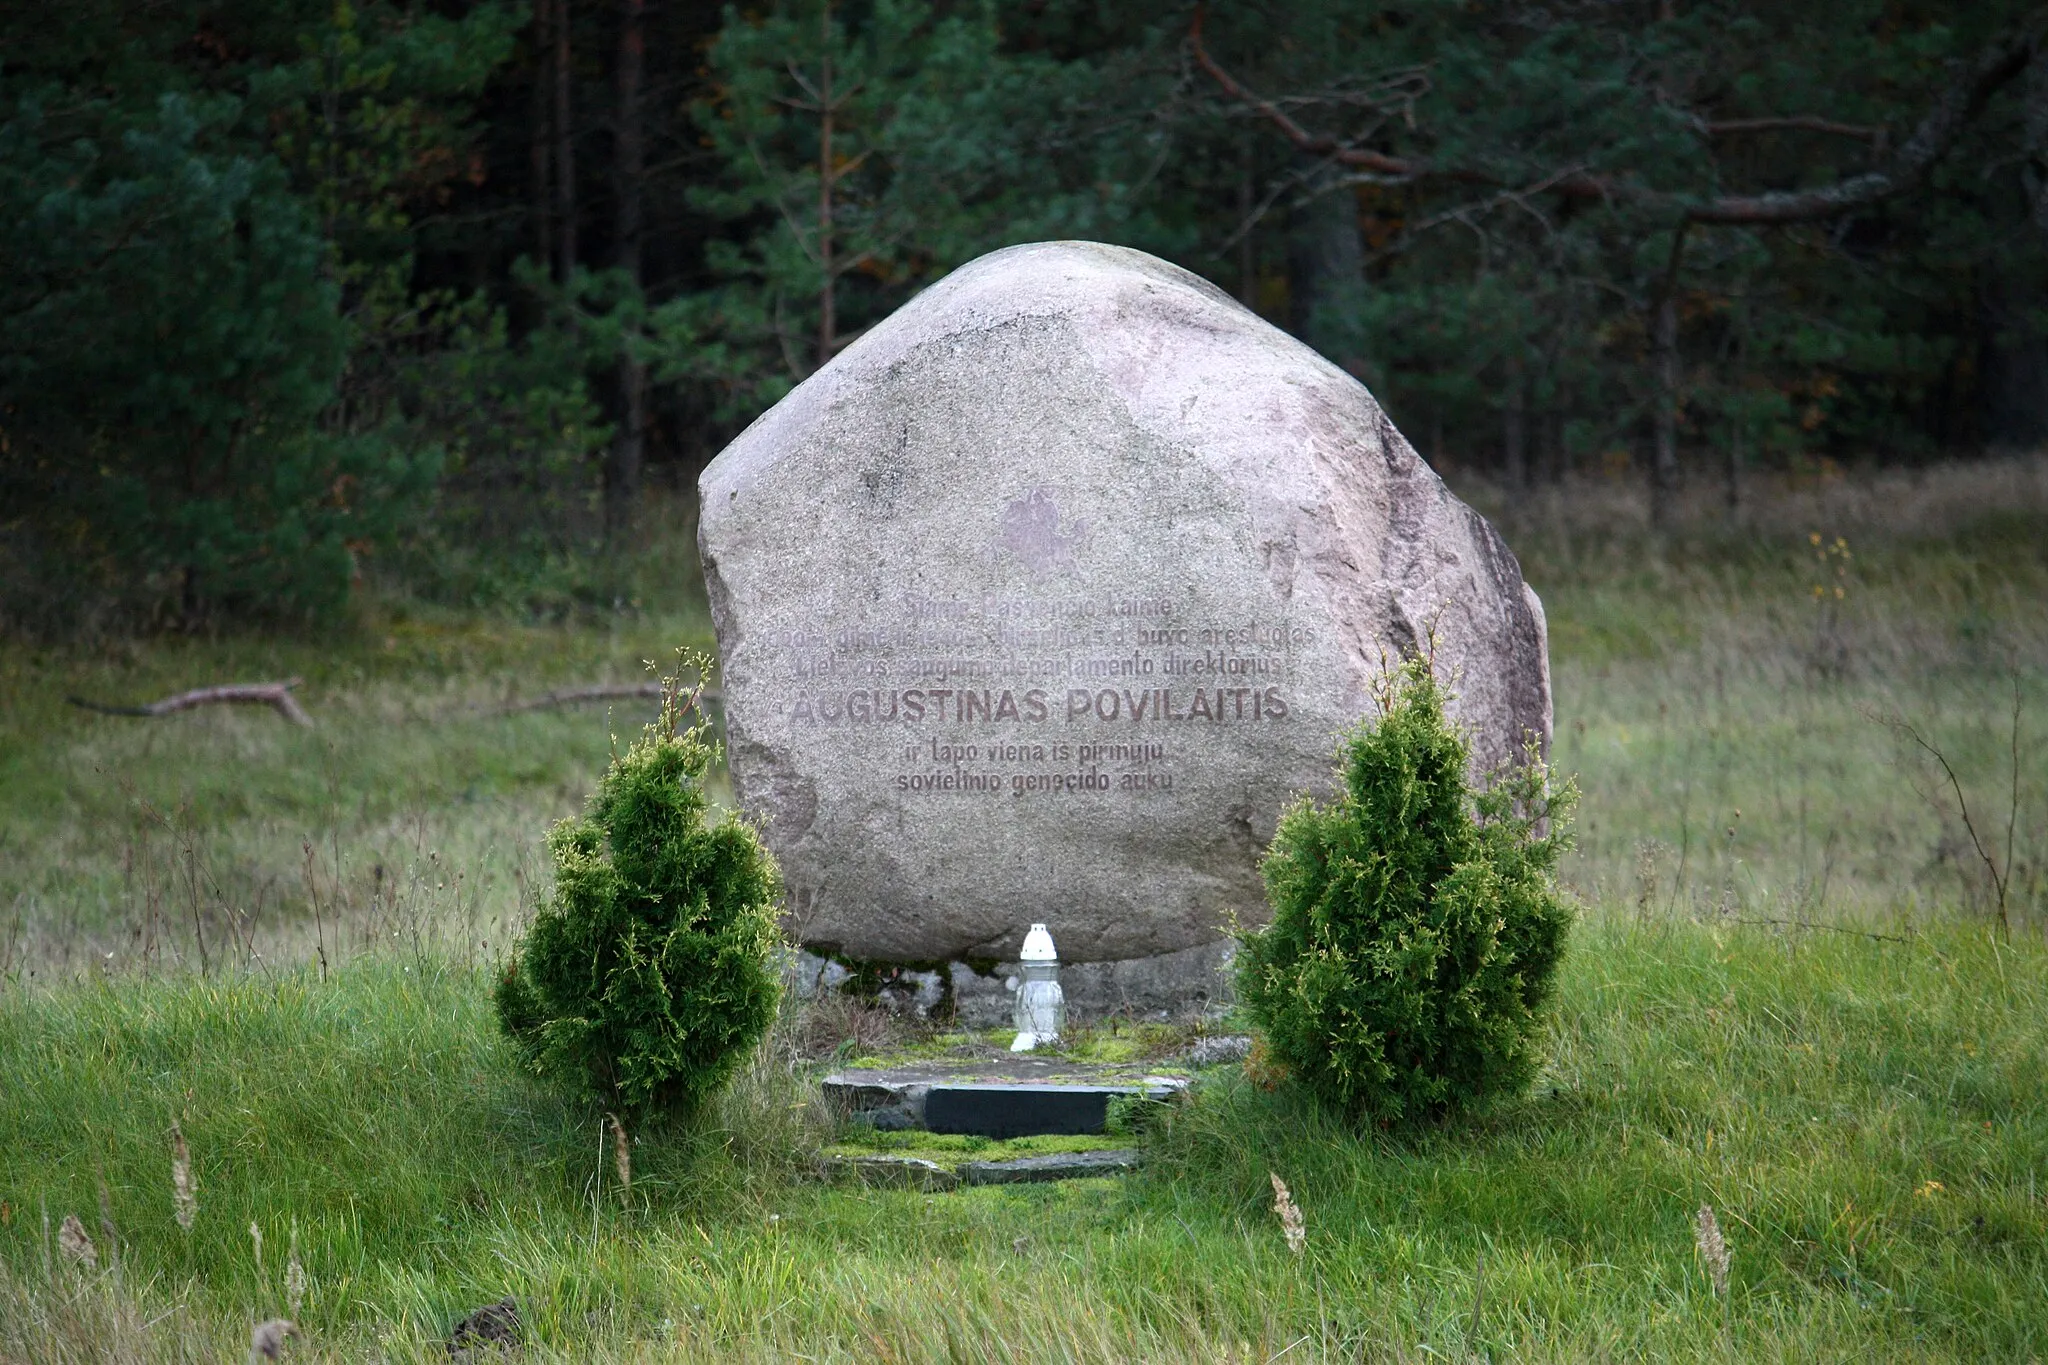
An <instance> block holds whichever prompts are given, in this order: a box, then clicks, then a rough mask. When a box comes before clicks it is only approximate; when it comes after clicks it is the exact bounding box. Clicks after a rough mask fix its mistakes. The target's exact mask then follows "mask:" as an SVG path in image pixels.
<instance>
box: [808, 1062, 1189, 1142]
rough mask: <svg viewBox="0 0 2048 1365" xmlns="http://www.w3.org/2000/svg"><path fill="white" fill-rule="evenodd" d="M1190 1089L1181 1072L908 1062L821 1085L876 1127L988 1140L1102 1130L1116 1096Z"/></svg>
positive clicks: (848, 1111)
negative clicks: (1008, 1069) (987, 1068)
mask: <svg viewBox="0 0 2048 1365" xmlns="http://www.w3.org/2000/svg"><path fill="white" fill-rule="evenodd" d="M1186 1086H1187V1080H1186V1079H1185V1078H1184V1077H1179V1076H1150V1075H1114V1076H1113V1075H1111V1074H1104V1073H1100V1072H1089V1071H1085V1070H1080V1071H1070V1072H1069V1073H1068V1074H1056V1073H1053V1072H1051V1071H1047V1072H1045V1073H1043V1074H1040V1075H1033V1076H1030V1077H1029V1078H1028V1079H1027V1078H1025V1077H1023V1076H1019V1077H1016V1078H1014V1079H1012V1078H1002V1077H994V1076H989V1075H986V1074H976V1073H975V1072H971V1071H965V1070H947V1069H943V1068H908V1067H906V1068H895V1069H891V1070H886V1071H884V1070H875V1071H843V1072H839V1073H836V1074H834V1075H831V1076H827V1077H826V1078H825V1079H824V1081H823V1082H822V1089H823V1092H824V1096H825V1100H826V1102H827V1103H828V1104H830V1105H831V1106H832V1107H833V1108H834V1109H835V1110H836V1111H837V1112H839V1113H840V1114H842V1115H844V1116H846V1117H849V1118H856V1117H858V1118H865V1119H867V1120H868V1121H869V1122H870V1123H872V1124H873V1125H874V1126H875V1127H877V1128H880V1129H884V1130H890V1129H907V1128H923V1129H927V1130H929V1131H931V1132H934V1133H963V1134H968V1135H971V1136H975V1137H988V1138H1013V1137H1033V1136H1037V1135H1040V1134H1049V1135H1060V1136H1067V1135H1072V1136H1080V1135H1084V1134H1089V1133H1100V1132H1102V1131H1104V1130H1105V1129H1106V1128H1107V1126H1108V1123H1109V1102H1110V1101H1111V1100H1112V1099H1115V1098H1118V1097H1120V1096H1124V1097H1132V1098H1145V1099H1153V1100H1164V1099H1170V1098H1172V1097H1173V1096H1174V1095H1176V1094H1178V1093H1179V1092H1180V1091H1181V1090H1183V1089H1184V1088H1185V1087H1186Z"/></svg>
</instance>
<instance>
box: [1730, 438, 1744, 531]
mask: <svg viewBox="0 0 2048 1365" xmlns="http://www.w3.org/2000/svg"><path fill="white" fill-rule="evenodd" d="M1726 496H1727V510H1728V520H1730V521H1734V520H1735V519H1736V518H1737V517H1738V516H1740V515H1741V514H1742V418H1741V417H1737V418H1736V419H1735V420H1734V422H1732V423H1730V424H1729V428H1728V487H1727V489H1726Z"/></svg>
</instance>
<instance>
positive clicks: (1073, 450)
mask: <svg viewBox="0 0 2048 1365" xmlns="http://www.w3.org/2000/svg"><path fill="white" fill-rule="evenodd" d="M699 493H700V499H701V511H702V514H701V517H700V520H699V548H700V550H701V553H702V557H703V562H704V574H705V582H706V585H707V590H708V592H709V596H710V601H711V609H712V616H713V622H714V625H715V627H716V629H717V633H718V642H719V650H720V655H721V661H722V665H723V696H724V702H725V711H726V720H727V726H728V741H729V743H728V753H729V758H730V768H731V773H732V780H733V787H734V792H735V795H736V797H737V799H738V801H739V803H740V804H741V805H742V806H743V807H744V808H745V809H746V810H748V811H749V812H751V813H753V814H754V815H756V816H757V817H758V818H760V819H761V821H762V822H763V833H764V837H765V839H766V841H767V843H768V845H769V847H770V848H771V849H773V851H774V852H775V854H776V856H777V857H778V859H779V860H780V862H781V865H782V869H783V872H784V876H785V879H786V883H787V900H786V917H787V930H788V932H789V933H790V935H791V937H792V938H793V939H794V940H796V941H798V942H801V943H806V944H809V945H812V946H814V947H816V948H818V949H820V950H821V951H828V952H833V953H840V954H843V955H845V956H846V957H848V958H852V959H858V960H863V961H886V962H895V963H902V964H908V965H924V966H927V967H929V966H931V965H933V964H941V963H948V962H960V963H967V962H974V961H981V960H986V961H1005V960H1010V959H1014V957H1015V956H1016V954H1017V952H1018V949H1019V945H1020V944H1021V942H1022V939H1023V935H1024V933H1025V931H1026V930H1027V929H1028V928H1029V926H1030V925H1031V923H1032V922H1034V921H1041V920H1042V921H1044V922H1046V923H1047V924H1049V925H1050V926H1051V928H1052V932H1053V936H1054V938H1055V940H1056V941H1057V943H1058V945H1059V949H1060V954H1061V958H1062V961H1063V962H1065V963H1069V964H1072V963H1116V962H1125V961H1132V960H1138V959H1147V958H1159V957H1162V956H1168V955H1174V954H1180V953H1183V952H1187V951H1189V950H1194V949H1199V948H1204V947H1209V946H1212V945H1215V944H1216V943H1217V942H1218V941H1219V940H1220V939H1221V937H1222V929H1223V926H1224V925H1225V924H1226V923H1227V922H1228V921H1229V920H1230V918H1231V917H1232V916H1235V917H1237V918H1238V919H1239V920H1241V921H1242V922H1244V923H1248V924H1256V923H1258V922H1260V921H1262V920H1263V919H1264V917H1265V904H1264V896H1263V891H1262V887H1261V884H1260V879H1259V875H1258V870H1257V862H1258V856H1259V853H1260V851H1261V850H1262V849H1263V848H1264V847H1265V845H1266V843H1267V842H1268V841H1269V840H1270V838H1271V836H1272V832H1273V828H1274V823H1275V821H1276V820H1277V818H1278V816H1279V814H1280V813H1281V811H1282V810H1283V809H1285V807H1286V806H1287V805H1288V804H1289V802H1290V801H1291V800H1292V799H1293V798H1294V797H1295V795H1296V794H1297V793H1299V792H1300V791H1302V790H1304V789H1309V790H1317V791H1323V790H1327V789H1328V787H1329V785H1330V782H1331V776H1332V758H1333V754H1334V746H1335V743H1336V741H1337V738H1338V736H1339V734H1340V732H1341V731H1342V730H1343V729H1344V728H1345V727H1347V726H1348V725H1350V724H1352V723H1353V722H1355V721H1356V720H1357V719H1359V718H1360V717H1361V716H1364V715H1366V714H1368V713H1369V712H1370V710H1371V709H1372V706H1373V700H1372V699H1373V687H1374V683H1375V680H1376V679H1377V678H1378V677H1379V676H1380V675H1381V673H1382V670H1383V668H1384V666H1385V665H1386V663H1387V662H1388V661H1389V660H1392V659H1397V658H1398V657H1399V656H1400V655H1401V654H1402V653H1403V652H1405V651H1410V650H1415V649H1419V648H1425V647H1428V648H1431V649H1432V651H1433V657H1434V658H1435V660H1436V664H1437V667H1438V669H1439V671H1440V673H1441V674H1443V675H1444V676H1445V677H1446V678H1447V679H1448V680H1449V681H1450V683H1451V686H1452V687H1453V689H1454V692H1455V699H1454V701H1453V702H1452V705H1451V708H1450V709H1451V711H1452V714H1453V716H1454V718H1455V719H1457V720H1459V721H1460V722H1462V723H1464V724H1466V725H1468V726H1469V727H1471V730H1472V733H1473V736H1474V746H1475V766H1477V767H1480V768H1484V767H1487V766H1490V765H1492V764H1495V763H1498V762H1500V761H1502V760H1505V759H1507V758H1509V757H1511V756H1512V755H1514V754H1515V753H1517V752H1518V751H1519V750H1520V748H1521V746H1522V745H1523V743H1524V742H1525V740H1526V739H1529V738H1532V737H1533V738H1534V739H1536V740H1538V741H1543V740H1546V739H1547V737H1548V734H1549V729H1550V681H1549V673H1548V662H1547V654H1546V649H1545V638H1544V623H1543V615H1542V607H1541V604H1540V603H1539V602H1538V601H1537V599H1536V597H1535V594H1534V593H1533V592H1531V591H1530V590H1529V589H1528V588H1527V586H1526V584H1524V582H1523V581H1522V576H1521V570H1520V567H1519V565H1518V564H1517V563H1516V561H1515V558H1514V556H1513V554H1512V553H1510V552H1509V550H1508V548H1507V547H1506V545H1505V544H1504V543H1503V542H1502V541H1501V539H1500V537H1499V536H1498V535H1497V534H1495V532H1494V530H1493V528H1492V527H1491V526H1489V525H1488V524H1487V523H1486V521H1485V519H1484V518H1482V517H1480V516H1479V515H1478V514H1477V513H1475V512H1473V511H1472V510H1471V509H1470V508H1468V507H1466V506H1465V505H1464V504H1463V503H1461V502H1459V501H1458V500H1457V499H1456V498H1455V497H1453V496H1452V495H1451V493H1450V492H1449V491H1448V489H1446V488H1445V486H1444V484H1443V482H1442V481H1441V480H1440V479H1439V478H1438V477H1437V476H1436V475H1435V474H1434V473H1433V472H1432V471H1431V470H1430V469H1429V468H1428V466H1427V465H1426V464H1425V463H1424V462H1423V461H1422V460H1421V459H1420V457H1418V456H1417V455H1416V453H1415V451H1414V450H1413V449H1412V448H1411V447H1410V446H1409V444H1408V443H1407V441H1405V440H1404V439H1403V438H1402V437H1401V434H1400V433H1399V432H1398V431H1396V430H1395V429H1394V426H1393V424H1392V423H1391V422H1390V421H1388V419H1387V417H1386V415H1385V414H1384V413H1383V412H1382V411H1381V410H1380V408H1379V406H1378V404H1376V403H1375V402H1374V401H1373V398H1372V396H1371V395H1370V394H1369V393H1367V392H1366V390H1365V389H1364V388H1363V387H1362V386H1361V385H1360V384H1359V383H1358V381H1357V380H1356V379H1354V378H1353V377H1351V376H1350V375H1348V374H1346V373H1345V372H1344V371H1342V370H1341V369H1339V368H1337V367H1336V366H1334V365H1331V364H1329V363H1328V362H1327V361H1325V360H1323V359H1322V358H1321V357H1320V356H1318V355H1316V354H1315V353H1314V352H1313V351H1311V350H1309V349H1308V348H1307V347H1305V346H1303V345H1301V344H1300V343H1299V342H1297V341H1295V340H1293V339H1292V338H1290V337H1288V336H1287V335H1286V334H1285V333H1283V332H1280V331H1279V330H1278V329H1276V328H1274V327H1272V326H1271V325H1269V324H1268V323H1266V322H1265V321H1263V320H1262V319H1260V318H1258V317H1257V316H1256V315H1254V314H1253V313H1251V312H1249V311H1248V310H1246V309H1244V308H1243V307H1241V306H1240V305H1239V304H1237V303H1236V302H1235V301H1234V300H1232V299H1231V298H1230V297H1229V296H1228V295H1226V294H1224V293H1223V292H1222V291H1220V290H1218V289H1216V288H1215V287H1214V286H1212V285H1210V284H1208V283H1206V282H1205V281H1203V280H1201V279H1200V278H1198V277H1196V276H1194V275H1192V274H1189V273H1188V272H1186V271H1184V270H1181V269H1179V268H1177V267H1175V266H1172V265H1170V264H1168V263H1166V262H1164V261H1161V260H1158V259H1156V258H1154V257H1151V256H1147V255H1145V254H1143V253H1141V252H1135V251H1130V250H1127V249H1124V248H1119V247H1110V246H1103V245H1100V244H1097V243H1087V242H1056V243H1040V244H1037V245H1032V246H1023V247H1015V248H1011V249H1009V250H1006V251H1001V252H997V253H995V254H993V255H990V256H987V257H984V258H982V259H981V260H979V261H975V262H973V263H971V264H969V265H967V266H964V267H962V268H961V269H960V270H958V271H955V272H954V273H953V274H952V275H950V276H948V277H947V278H946V279H944V280H942V281H940V282H939V283H938V284H936V285H934V286H932V287H931V288H929V289H927V290H925V291H924V292H923V293H922V294H920V295H919V296H918V297H917V298H916V299H914V300H912V301H911V302H910V303H909V304H907V305H906V306H905V307H903V308H902V309H900V310H899V311H898V312H897V313H896V314H894V315H893V316H892V317H890V318H888V319H887V320H885V321H884V322H882V323H881V324H879V325H878V326H875V327H873V328H871V329H869V330H868V331H867V332H866V333H865V334H863V335H862V336H861V337H860V338H859V339H858V340H857V341H855V342H854V343H853V344H852V345H850V346H848V347H847V348H846V349H845V350H844V351H842V352H841V353H840V354H839V355H838V356H836V357H835V358H834V359H833V360H832V361H831V363H829V364H827V365H826V366H824V367H823V368H822V369H820V370H819V371H818V372H817V373H816V374H814V375H812V376H811V377H810V378H808V379H807V380H805V381H804V383H803V384H801V385H799V386H798V387H797V389H796V390H795V391H794V392H792V393H791V394H790V395H789V396H788V397H786V398H785V399H783V401H782V402H780V403H779V404H777V405H776V406H775V407H774V408H773V409H772V410H770V411H769V412H768V413H766V414H764V415H763V416H762V417H761V418H760V419H759V420H758V421H756V422H755V423H754V424H753V425H752V426H751V427H749V428H748V429H747V430H746V431H745V432H744V433H742V434H741V435H740V436H739V437H738V438H737V439H736V440H734V441H733V443H732V444H731V445H730V446H728V447H727V448H726V450H725V451H724V452H723V453H721V454H720V455H719V456H718V458H717V459H716V460H714V461H713V462H712V463H711V464H710V466H709V467H708V468H707V469H706V470H705V472H704V474H703V476H702V478H701V480H700V481H699ZM1432 642H1433V643H1432ZM1165 984H1166V985H1170V984H1171V983H1165ZM1126 993H1127V994H1132V993H1135V994H1143V995H1145V996H1147V997H1150V998H1151V1000H1148V1004H1147V1007H1148V1008H1153V1007H1158V1006H1157V1005H1155V1004H1153V1003H1152V1002H1151V1001H1152V1000H1158V999H1165V998H1167V997H1168V996H1170V992H1168V991H1163V990H1162V989H1161V983H1157V982H1154V983H1150V984H1146V985H1144V986H1143V987H1142V988H1141V989H1136V990H1127V991H1126Z"/></svg>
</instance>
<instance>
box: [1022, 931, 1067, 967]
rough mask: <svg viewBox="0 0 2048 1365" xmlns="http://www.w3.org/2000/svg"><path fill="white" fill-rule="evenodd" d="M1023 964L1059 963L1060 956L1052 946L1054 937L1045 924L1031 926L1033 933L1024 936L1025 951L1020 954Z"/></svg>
mask: <svg viewBox="0 0 2048 1365" xmlns="http://www.w3.org/2000/svg"><path fill="white" fill-rule="evenodd" d="M1018 960H1019V961H1021V962H1057V961H1059V960H1060V955H1059V953H1058V952H1057V951H1055V950H1054V948H1053V946H1052V935H1051V934H1050V933H1048V932H1047V931H1046V927H1045V926H1044V925H1043V924H1034V925H1032V926H1031V932H1030V933H1028V934H1026V935H1024V951H1023V952H1022V953H1020V954H1018Z"/></svg>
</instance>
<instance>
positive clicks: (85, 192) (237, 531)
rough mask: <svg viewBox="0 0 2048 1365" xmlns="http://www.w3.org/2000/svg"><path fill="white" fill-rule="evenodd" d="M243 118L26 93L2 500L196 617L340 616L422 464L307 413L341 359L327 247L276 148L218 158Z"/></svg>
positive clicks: (58, 546)
mask: <svg viewBox="0 0 2048 1365" xmlns="http://www.w3.org/2000/svg"><path fill="white" fill-rule="evenodd" d="M236 114H237V110H236V107H235V106H234V104H233V103H232V102H231V101H225V100H213V101H203V102H202V101H196V100H192V99H188V98H185V97H183V96H177V95H166V96H165V97H164V98H163V99H162V100H161V101H160V102H159V104H158V105H157V107H156V108H155V110H153V111H152V112H151V113H150V114H148V115H147V116H144V117H141V118H137V119H129V118H127V117H125V116H123V115H122V114H120V113H119V111H117V110H115V109H113V108H111V107H109V106H107V105H105V104H103V103H99V104H91V105H87V106H85V107H83V108H79V107H72V108H69V109H66V110H65V111H64V112H63V114H62V116H61V117H60V116H56V115H52V114H49V113H46V99H45V98H44V97H43V96H41V95H30V96H23V97H22V98H21V99H20V100H19V101H18V102H17V103H16V104H15V105H14V106H13V107H12V108H11V109H9V110H7V111H6V114H5V122H4V123H0V256H4V257H5V258H6V259H7V260H8V261H9V263H10V264H9V268H8V271H7V275H8V278H7V280H6V281H5V282H4V284H0V320H4V326H0V411H4V413H5V418H4V421H5V440H4V441H0V501H4V502H5V503H6V504H7V505H8V507H9V509H10V513H11V514H12V515H14V516H26V517H27V518H28V519H29V522H30V524H31V525H32V526H33V527H34V528H35V529H36V530H37V531H39V532H40V536H41V539H40V543H39V544H38V545H34V546H31V547H29V550H30V552H31V553H34V552H36V551H38V550H39V551H41V552H43V553H45V554H51V555H56V556H59V557H60V558H61V560H62V562H63V563H64V564H66V565H68V566H69V570H70V573H72V574H76V573H77V571H78V570H79V569H81V568H83V569H85V570H86V571H87V574H88V575H97V577H98V578H99V580H100V581H101V582H102V583H103V584H104V585H105V586H106V587H107V588H108V589H109V590H111V591H113V592H114V593H115V594H116V595H118V596H122V597H126V598H128V599H130V600H132V601H140V602H141V603H143V604H144V605H147V604H149V603H150V602H151V601H166V600H168V601H171V602H174V603H176V604H177V608H176V609H178V610H179V611H180V612H181V613H182V614H183V615H185V616H187V617H188V618H189V617H190V616H191V615H193V614H194V613H195V612H201V611H204V610H206V609H208V608H210V607H215V606H229V607H232V606H237V605H240V606H253V607H256V608H259V609H266V610H283V611H287V612H292V613H317V612H321V611H325V610H330V609H331V608H332V607H333V606H334V605H335V604H336V603H337V602H338V601H339V600H340V598H341V597H342V596H343V595H344V594H345V593H346V592H347V590H348V584H349V581H350V578H351V575H352V573H353V571H354V564H355V555H356V553H357V552H358V551H360V550H362V549H366V548H369V547H370V546H372V545H375V544H377V543H379V542H381V541H384V540H388V539H389V538H390V537H391V535H392V534H393V533H394V532H395V531H396V530H397V528H398V526H399V524H400V522H401V520H402V518H403V515H404V511H405V506H406V502H407V500H408V499H409V498H411V497H415V496H417V495H418V494H419V493H421V492H422V491H424V488H425V487H426V486H428V484H429V483H430V481H431V479H432V477H433V474H434V467H435V460H434V457H433V455H432V454H431V453H430V452H405V451H400V450H395V449H393V448H391V447H390V446H389V445H387V444H385V443H383V442H380V441H378V440H376V439H374V436H373V435H371V434H369V433H362V434H354V433H347V432H335V431H329V430H324V429H321V428H320V427H319V426H317V425H316V418H317V417H318V416H319V414H320V413H321V412H322V410H323V409H324V408H326V406H327V405H328V404H329V402H330V401H331V400H332V399H333V397H334V394H335V386H336V382H337V380H338V377H339V374H340V371H341V368H342V365H343V359H344V356H345V353H346V335H345V331H344V328H343V324H342V322H341V319H340V318H339V316H338V315H337V312H336V294H335V290H334V287H333V285H332V284H331V282H330V281H329V280H328V279H327V278H326V275H325V272H324V271H323V268H322V263H323V260H324V257H325V247H324V245H323V244H322V241H321V238H320V236H319V234H318V232H317V231H316V230H315V228H314V225H313V223H312V222H311V221H310V219H309V216H308V215H307V214H306V213H305V212H304V211H303V210H302V208H301V207H300V206H299V204H298V203H297V201H296V200H295V199H294V198H293V197H292V196H291V194H290V193H289V190H288V189H287V187H286V185H285V181H284V176H283V174H282V172H281V170H280V168H279V167H278V166H277V164H276V163H275V162H274V161H273V160H271V159H270V158H268V157H265V156H261V155H244V154H239V153H235V152H232V151H224V150H216V149H215V147H214V145H213V144H217V143H220V142H221V141H223V136H222V130H223V129H224V128H225V127H226V125H228V124H229V123H231V122H232V120H233V119H234V118H235V117H236ZM48 576H49V575H45V577H46V578H47V577H48ZM55 576H57V577H59V578H62V577H64V575H63V574H62V573H59V574H57V575H55Z"/></svg>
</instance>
